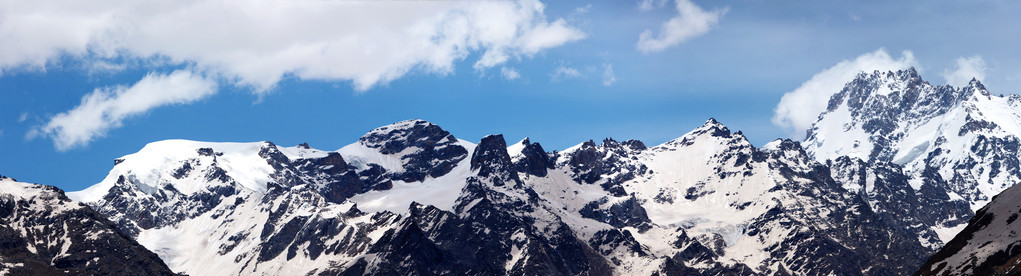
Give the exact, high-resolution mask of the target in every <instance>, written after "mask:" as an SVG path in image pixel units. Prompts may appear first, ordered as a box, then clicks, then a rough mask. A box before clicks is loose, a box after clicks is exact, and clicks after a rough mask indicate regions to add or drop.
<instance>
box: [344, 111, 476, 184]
mask: <svg viewBox="0 0 1021 276" xmlns="http://www.w3.org/2000/svg"><path fill="white" fill-rule="evenodd" d="M463 144H465V143H463V142H462V141H459V140H458V139H457V138H454V135H451V134H450V132H447V131H446V130H443V129H442V128H440V127H439V126H437V125H435V124H433V123H430V122H427V121H425V120H418V119H416V120H407V121H401V122H397V123H393V124H390V125H387V126H383V127H379V128H376V129H373V130H372V131H369V133H366V134H365V135H364V136H362V138H360V139H359V140H358V143H356V144H354V145H350V146H347V147H345V148H343V149H341V150H340V152H341V154H343V155H344V156H345V157H347V156H352V157H355V158H356V159H359V160H358V161H357V162H354V163H355V164H356V165H358V164H367V163H377V164H378V165H382V166H383V167H384V168H385V169H386V170H388V171H391V172H392V173H393V174H394V176H393V177H392V178H393V179H394V180H402V181H405V182H420V181H423V180H425V178H426V177H440V176H443V175H445V174H447V173H449V172H450V171H451V170H452V169H453V168H454V167H455V166H457V164H458V163H459V162H461V161H462V160H464V159H465V158H467V157H468V153H469V152H468V149H466V148H465V146H463ZM367 150H368V151H373V152H378V153H379V154H382V156H378V154H375V153H369V152H366V151H367ZM374 156H375V157H374ZM394 158H396V159H397V160H400V162H399V164H388V163H391V162H386V161H384V160H386V159H394ZM359 166H361V165H359ZM363 167H364V166H363Z"/></svg>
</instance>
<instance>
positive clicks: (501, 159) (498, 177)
mask: <svg viewBox="0 0 1021 276" xmlns="http://www.w3.org/2000/svg"><path fill="white" fill-rule="evenodd" d="M471 169H472V170H474V171H478V176H481V177H493V178H494V179H495V180H494V185H496V186H503V185H504V184H505V182H507V181H513V182H514V184H515V186H517V185H520V183H521V180H520V179H518V175H517V173H514V172H515V171H516V170H515V168H514V163H513V162H511V158H510V154H508V153H507V141H505V140H504V139H503V134H496V135H487V136H486V137H482V141H479V144H478V145H477V146H475V153H473V154H472V159H471Z"/></svg>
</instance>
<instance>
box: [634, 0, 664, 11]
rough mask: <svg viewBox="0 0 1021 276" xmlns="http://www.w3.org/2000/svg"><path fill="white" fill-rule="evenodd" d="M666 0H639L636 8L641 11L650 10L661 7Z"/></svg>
mask: <svg viewBox="0 0 1021 276" xmlns="http://www.w3.org/2000/svg"><path fill="white" fill-rule="evenodd" d="M666 1H667V0H639V1H638V9H639V10H642V11H650V10H653V9H657V8H660V7H663V5H665V4H666Z"/></svg>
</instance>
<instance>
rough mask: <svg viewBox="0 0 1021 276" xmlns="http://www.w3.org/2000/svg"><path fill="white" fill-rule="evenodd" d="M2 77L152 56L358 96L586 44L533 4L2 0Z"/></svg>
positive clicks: (245, 78) (243, 79) (254, 82)
mask: <svg viewBox="0 0 1021 276" xmlns="http://www.w3.org/2000/svg"><path fill="white" fill-rule="evenodd" d="M0 1H2V2H3V4H2V5H0V14H6V15H7V17H6V18H3V19H0V41H5V42H11V41H16V42H18V43H2V44H0V70H11V69H13V68H20V67H43V66H45V65H46V64H47V63H50V62H54V61H56V60H58V59H59V58H61V57H62V56H63V55H70V56H75V57H90V58H93V57H100V58H128V59H143V60H144V59H150V58H154V57H155V58H161V59H165V60H169V61H170V62H171V63H184V64H193V65H194V66H196V68H199V69H200V70H202V71H204V72H209V73H210V74H212V75H215V76H219V77H223V78H225V79H227V80H230V81H232V82H235V83H238V84H241V85H245V86H250V87H252V88H254V90H255V91H258V92H263V91H267V90H269V89H271V88H272V87H273V86H274V85H275V84H276V83H277V82H278V81H279V80H280V79H282V78H283V77H286V76H294V77H297V78H300V79H315V80H328V81H351V82H352V83H353V85H354V87H355V88H356V89H358V90H362V91H364V90H366V89H369V88H371V87H373V86H375V85H378V84H381V83H386V82H389V81H392V80H394V79H397V78H400V77H402V76H403V75H405V74H406V73H408V72H409V71H411V70H423V71H426V72H431V73H437V74H447V73H449V72H451V71H452V70H453V66H454V63H455V62H457V61H460V60H463V59H465V58H467V57H468V56H469V54H470V53H473V52H478V53H481V57H480V58H479V60H477V61H476V62H475V67H476V69H480V70H481V69H488V68H492V67H495V66H498V65H501V64H503V63H505V62H506V61H508V60H510V59H512V58H527V57H531V56H533V55H535V54H537V53H538V52H540V51H542V50H545V49H549V48H552V47H558V46H561V45H563V44H565V43H568V42H572V41H576V40H580V39H583V38H584V37H585V34H584V33H583V32H582V31H580V30H579V29H577V28H575V27H573V26H570V25H569V24H568V22H566V21H565V20H563V19H554V20H549V19H547V18H546V15H545V12H544V10H545V6H544V5H543V4H542V3H541V2H539V1H537V0H519V1H408V2H405V1H401V2H399V3H395V2H390V1H256V2H250V1H240V0H190V1H160V0H158V1H129V2H121V1H90V2H88V3H78V2H74V1H72V2H60V3H55V2H52V1H45V0H44V1H3V0H0Z"/></svg>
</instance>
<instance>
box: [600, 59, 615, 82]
mask: <svg viewBox="0 0 1021 276" xmlns="http://www.w3.org/2000/svg"><path fill="white" fill-rule="evenodd" d="M615 82H617V75H615V74H613V64H609V63H607V64H604V65H603V86H610V85H613V83H615Z"/></svg>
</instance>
